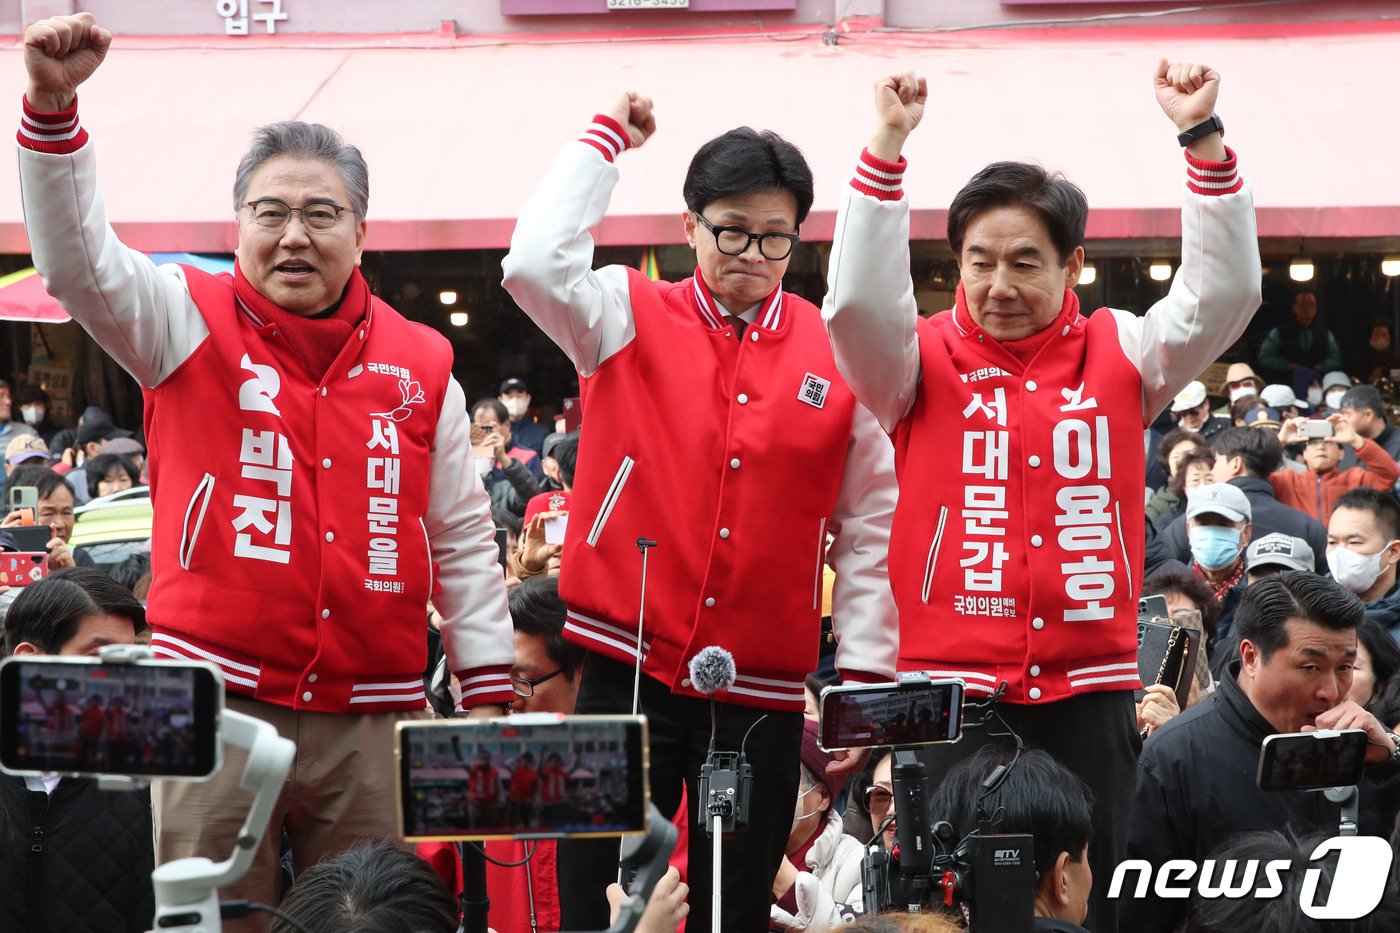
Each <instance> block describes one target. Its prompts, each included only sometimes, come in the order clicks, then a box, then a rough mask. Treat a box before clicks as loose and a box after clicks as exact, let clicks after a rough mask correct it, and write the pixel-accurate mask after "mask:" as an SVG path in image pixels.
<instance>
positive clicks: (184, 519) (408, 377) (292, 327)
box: [19, 13, 514, 903]
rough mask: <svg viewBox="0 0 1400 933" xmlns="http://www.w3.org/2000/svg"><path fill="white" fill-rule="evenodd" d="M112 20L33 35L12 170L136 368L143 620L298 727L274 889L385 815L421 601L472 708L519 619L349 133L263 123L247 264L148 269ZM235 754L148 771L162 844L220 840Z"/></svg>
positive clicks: (271, 715) (176, 846) (283, 725)
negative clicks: (228, 271) (142, 413)
mask: <svg viewBox="0 0 1400 933" xmlns="http://www.w3.org/2000/svg"><path fill="white" fill-rule="evenodd" d="M110 42H111V34H110V33H108V32H107V31H106V30H103V29H101V28H99V27H98V26H97V25H96V24H95V22H94V20H93V17H92V16H91V15H90V14H86V13H84V14H79V15H76V16H64V17H55V18H53V19H47V20H43V21H41V22H39V23H35V24H34V25H32V26H30V27H29V29H28V30H27V31H26V33H25V66H26V68H27V69H28V72H29V87H28V91H27V93H26V97H25V106H24V119H23V122H22V124H21V128H20V132H19V143H20V152H19V156H20V158H19V162H20V181H21V185H22V188H23V196H24V209H25V218H26V224H27V227H28V232H29V238H30V242H31V243H32V244H33V250H34V263H35V266H36V267H37V268H38V269H39V271H40V273H41V274H42V275H43V278H44V284H45V286H46V287H47V288H48V290H49V291H50V293H51V294H53V295H54V296H55V297H56V298H58V300H59V301H60V302H61V303H62V304H63V306H64V308H66V309H67V311H68V312H69V313H70V314H72V315H73V317H74V318H75V319H76V320H78V321H79V322H80V323H81V324H82V325H83V327H84V328H86V329H87V331H88V332H89V333H90V334H92V336H93V338H94V339H95V340H96V341H97V342H98V343H99V344H100V345H101V346H102V347H103V348H104V349H106V350H107V351H108V352H109V353H111V354H112V356H113V357H114V358H116V359H117V361H118V362H120V363H121V364H122V365H123V366H124V367H125V368H126V369H127V371H128V372H130V373H131V374H132V375H133V376H134V377H135V378H136V379H137V381H139V382H140V383H141V385H142V386H143V388H144V395H145V403H146V434H147V440H148V442H149V449H150V453H151V467H152V469H151V480H152V482H151V486H152V489H153V490H155V496H156V503H155V527H154V533H153V536H152V558H153V559H152V564H153V568H154V571H155V579H154V585H153V588H152V590H151V595H150V603H149V619H150V623H151V627H152V629H153V630H154V636H153V639H152V645H153V647H154V649H155V651H156V653H157V655H159V656H163V657H174V658H199V659H203V660H208V661H213V662H214V663H216V664H217V665H218V666H219V667H220V668H221V670H222V671H223V674H224V681H225V684H226V686H227V688H228V691H229V694H230V700H229V705H230V706H231V707H233V708H235V709H240V710H243V711H245V712H249V713H252V714H253V715H257V716H260V717H261V718H263V719H266V720H268V721H269V722H272V723H273V724H274V725H276V726H277V728H278V729H279V730H280V731H281V732H282V733H283V734H284V735H287V736H288V737H290V738H293V739H294V740H296V742H297V744H298V749H299V751H298V756H299V757H298V761H297V765H296V768H295V770H294V772H293V773H294V777H293V779H292V780H291V781H290V782H289V783H288V785H287V787H286V789H285V790H284V792H283V795H282V799H281V800H280V801H279V805H278V811H277V812H276V814H275V815H274V822H273V827H272V828H271V829H270V830H269V832H268V833H267V836H266V838H265V839H264V840H263V844H262V848H261V849H260V851H259V853H258V858H257V860H256V862H255V864H254V868H253V870H252V871H251V872H250V873H249V875H248V876H247V877H246V878H245V879H244V880H243V882H241V883H240V884H239V885H238V886H237V889H236V891H235V892H229V893H233V894H234V896H238V897H247V898H250V899H252V900H256V901H259V902H262V903H275V902H276V898H277V889H276V874H275V873H276V856H277V842H278V838H279V836H280V831H281V830H282V829H283V828H285V829H286V831H287V832H288V834H289V836H290V839H291V844H292V850H293V855H294V859H295V861H296V863H297V865H298V866H299V867H300V866H303V865H305V866H309V865H311V864H314V863H315V862H316V861H318V860H319V859H320V858H322V857H324V856H326V855H329V854H332V853H334V852H336V851H338V850H340V849H342V848H345V847H347V846H348V845H350V844H351V843H352V842H354V841H356V840H358V839H363V838H366V837H379V838H385V839H392V838H394V837H395V835H396V832H395V827H394V811H395V808H394V806H393V803H392V800H391V798H392V795H393V787H394V780H393V755H392V751H391V748H392V737H393V724H394V722H395V720H397V719H402V718H405V717H418V716H424V715H426V706H427V702H426V698H425V696H424V691H423V682H422V671H423V669H424V667H425V666H426V638H425V635H426V623H425V614H424V607H425V606H426V604H427V602H428V599H429V596H430V591H432V590H433V587H434V583H436V584H438V585H439V586H440V587H441V590H440V592H432V593H431V595H432V598H433V601H434V603H435V605H436V607H437V608H438V609H439V610H440V611H441V613H442V616H443V623H442V636H443V644H444V646H445V648H446V651H447V656H448V659H449V662H450V663H451V664H452V669H453V671H454V672H455V673H456V674H457V678H458V681H459V682H460V684H461V685H462V694H463V705H464V706H465V707H467V708H471V709H472V712H473V714H480V713H485V714H488V715H489V714H499V713H503V712H504V704H505V703H507V702H509V700H510V699H511V695H512V694H511V688H510V679H509V672H510V665H511V662H512V661H513V659H514V658H513V652H512V651H511V626H510V620H509V616H508V614H507V611H506V600H505V588H504V584H503V581H502V578H501V574H500V571H499V569H498V568H497V567H496V564H495V561H496V553H497V551H496V544H495V541H494V536H493V526H492V522H491V517H490V512H489V509H488V505H487V499H486V495H485V492H484V491H483V489H482V486H481V483H480V481H479V480H478V479H477V478H476V475H475V473H474V471H473V470H472V469H471V451H470V441H469V437H468V432H467V425H466V418H465V415H466V405H465V398H464V396H463V393H462V389H461V387H460V386H459V385H458V384H457V382H456V381H455V380H454V379H453V378H452V350H451V347H450V345H449V344H448V343H447V341H446V340H444V339H443V338H442V337H441V336H440V335H439V334H437V333H435V332H433V331H432V330H430V329H428V328H426V327H422V326H420V325H417V324H413V323H410V322H409V321H407V320H405V319H404V318H403V317H401V316H400V315H399V314H398V313H397V312H395V311H394V310H393V309H392V308H390V307H388V306H387V305H385V304H384V303H383V302H381V301H379V300H378V299H376V298H374V297H372V296H371V295H370V293H369V287H368V286H367V285H366V283H365V280H364V278H363V277H362V276H361V275H360V272H359V268H358V267H359V263H360V256H361V252H362V250H363V247H364V239H365V231H366V225H365V213H366V210H367V208H368V198H369V183H368V172H367V170H366V168H365V164H364V160H363V159H362V158H361V156H360V153H359V151H358V150H357V149H355V148H354V147H353V146H348V145H345V144H344V143H343V142H342V141H341V139H340V138H339V137H338V136H337V135H336V134H335V133H334V132H332V131H331V130H328V129H326V128H325V127H322V126H316V125H312V124H305V123H279V124H275V125H273V126H268V127H264V128H263V129H262V130H260V131H258V133H257V135H256V137H255V139H254V143H253V147H252V149H251V150H250V151H249V153H248V154H247V155H245V156H244V158H243V161H242V163H241V164H240V166H239V169H238V174H237V178H236V181H235V188H234V205H233V206H234V209H235V210H236V212H237V218H238V265H237V267H236V269H235V271H234V273H233V275H231V276H229V275H223V276H219V277H217V278H216V277H213V276H209V275H207V274H204V273H202V272H200V271H199V270H197V269H194V268H192V267H188V266H174V265H170V266H161V267H157V266H155V265H154V264H153V263H152V262H151V261H150V260H149V259H147V258H146V257H145V256H144V255H142V254H141V253H139V252H136V251H134V250H130V249H127V248H126V247H125V246H123V245H122V244H121V243H120V242H119V241H118V240H117V238H116V235H115V233H113V231H112V229H111V227H110V226H108V224H107V219H106V214H105V211H104V209H103V204H102V199H101V197H100V196H99V194H98V191H97V185H96V180H95V177H96V165H95V158H94V155H93V151H92V147H91V146H89V145H87V132H86V131H85V130H84V129H83V128H82V126H81V125H80V124H79V122H78V116H77V104H76V89H77V86H78V85H79V84H81V83H82V82H83V81H84V80H86V79H87V78H88V77H90V76H91V75H92V73H93V72H94V71H95V70H96V69H97V67H98V65H100V64H101V61H102V59H103V57H104V56H105V54H106V51H107V48H108V46H109V44H110ZM241 766H242V759H241V757H239V756H236V755H232V754H231V755H229V756H228V760H227V761H226V762H225V767H224V769H223V771H222V772H221V773H220V774H219V775H218V776H217V777H216V778H215V779H214V780H213V781H210V782H208V783H204V784H174V785H171V786H168V787H158V788H157V793H156V801H157V804H156V805H157V830H158V833H159V837H160V838H159V854H160V858H161V861H166V860H169V859H171V858H176V857H181V856H186V855H204V856H209V857H211V858H215V859H218V858H221V857H223V856H226V855H227V854H228V851H229V849H230V848H231V847H232V845H233V843H234V836H235V833H236V830H237V827H238V825H239V824H240V823H241V821H242V819H243V816H244V813H245V811H246V808H247V799H246V797H244V796H243V795H241V794H239V793H237V792H234V791H233V787H234V785H235V784H236V782H237V780H238V776H239V772H240V770H241Z"/></svg>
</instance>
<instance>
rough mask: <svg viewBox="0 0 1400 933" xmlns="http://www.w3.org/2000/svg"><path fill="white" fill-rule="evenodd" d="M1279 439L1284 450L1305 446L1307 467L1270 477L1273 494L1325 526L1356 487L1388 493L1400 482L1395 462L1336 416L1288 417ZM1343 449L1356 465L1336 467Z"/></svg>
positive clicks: (1285, 503)
mask: <svg viewBox="0 0 1400 933" xmlns="http://www.w3.org/2000/svg"><path fill="white" fill-rule="evenodd" d="M1278 439H1279V443H1281V444H1282V445H1283V446H1285V447H1287V446H1288V445H1289V444H1296V443H1298V442H1299V441H1302V442H1304V444H1305V446H1304V447H1303V463H1304V464H1305V465H1306V466H1307V468H1308V469H1307V471H1306V472H1302V473H1300V472H1297V471H1295V470H1289V469H1283V470H1275V471H1274V472H1273V473H1271V474H1269V483H1270V485H1272V486H1273V487H1274V495H1275V496H1277V497H1278V501H1280V502H1282V503H1283V504H1284V505H1286V506H1289V507H1290V508H1294V509H1297V510H1298V511H1299V512H1302V513H1303V514H1304V515H1309V516H1312V517H1313V518H1315V519H1317V520H1318V521H1319V522H1321V523H1322V524H1323V525H1324V526H1326V524H1327V521H1328V519H1329V518H1331V516H1332V509H1333V508H1334V507H1335V506H1336V504H1337V499H1338V498H1339V497H1340V496H1341V495H1342V493H1344V492H1346V491H1347V490H1350V489H1356V488H1358V487H1360V486H1367V487H1369V488H1371V489H1379V490H1380V491H1381V492H1389V491H1390V490H1391V489H1392V488H1393V487H1394V485H1395V481H1396V480H1397V479H1400V464H1396V462H1395V460H1394V459H1392V458H1391V456H1390V454H1388V453H1386V452H1385V448H1384V447H1382V446H1381V445H1379V444H1377V443H1376V442H1375V441H1373V440H1371V439H1370V438H1369V437H1365V436H1363V435H1361V434H1358V433H1357V432H1356V430H1355V429H1354V428H1352V426H1351V422H1350V421H1348V420H1347V419H1346V418H1344V417H1342V416H1341V415H1335V414H1334V415H1330V416H1328V417H1327V418H1326V419H1322V418H1289V419H1288V420H1287V421H1285V422H1284V423H1283V427H1281V428H1280V429H1279V432H1278ZM1343 445H1346V446H1347V447H1350V448H1351V449H1352V450H1354V451H1355V452H1356V457H1357V459H1358V460H1360V461H1361V466H1354V467H1349V468H1347V469H1345V470H1343V469H1340V468H1339V466H1340V464H1341V462H1342V447H1343Z"/></svg>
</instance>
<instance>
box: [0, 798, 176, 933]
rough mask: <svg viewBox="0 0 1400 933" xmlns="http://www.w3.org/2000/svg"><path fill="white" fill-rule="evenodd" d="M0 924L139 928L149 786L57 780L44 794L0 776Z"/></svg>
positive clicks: (146, 885) (151, 902)
mask: <svg viewBox="0 0 1400 933" xmlns="http://www.w3.org/2000/svg"><path fill="white" fill-rule="evenodd" d="M0 805H2V806H3V810H0V930H15V931H19V930H23V931H25V933H82V931H87V930H90V931H93V933H122V931H131V933H144V931H146V930H149V929H150V928H151V920H152V918H153V916H154V914H155V896H154V894H153V892H152V888H151V870H152V869H153V868H154V867H155V849H154V843H153V839H154V830H153V828H152V825H151V792H150V791H149V790H144V791H103V790H98V789H97V782H96V781H93V780H90V779H74V778H64V779H63V780H61V781H59V783H58V786H57V787H55V788H54V791H53V793H52V794H45V793H44V792H43V791H31V790H29V789H28V788H27V787H26V786H25V783H24V778H20V777H15V776H13V775H8V774H7V775H0Z"/></svg>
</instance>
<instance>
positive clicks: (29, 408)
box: [19, 405, 47, 424]
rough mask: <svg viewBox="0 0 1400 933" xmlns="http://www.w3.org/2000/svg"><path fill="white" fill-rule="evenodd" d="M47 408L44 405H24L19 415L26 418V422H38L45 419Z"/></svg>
mask: <svg viewBox="0 0 1400 933" xmlns="http://www.w3.org/2000/svg"><path fill="white" fill-rule="evenodd" d="M45 414H47V409H45V408H44V406H43V405H24V406H22V407H21V408H20V410H19V415H20V417H21V418H23V419H24V423H25V424H38V423H39V422H40V421H43V420H44V415H45Z"/></svg>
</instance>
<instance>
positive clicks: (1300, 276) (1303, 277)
mask: <svg viewBox="0 0 1400 933" xmlns="http://www.w3.org/2000/svg"><path fill="white" fill-rule="evenodd" d="M1314 271H1315V270H1314V269H1313V264H1312V260H1311V259H1295V260H1293V261H1292V262H1290V263H1289V264H1288V277H1289V278H1290V279H1292V280H1293V281H1295V282H1311V281H1312V278H1313V272H1314Z"/></svg>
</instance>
